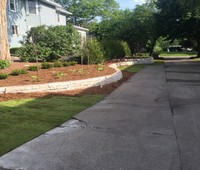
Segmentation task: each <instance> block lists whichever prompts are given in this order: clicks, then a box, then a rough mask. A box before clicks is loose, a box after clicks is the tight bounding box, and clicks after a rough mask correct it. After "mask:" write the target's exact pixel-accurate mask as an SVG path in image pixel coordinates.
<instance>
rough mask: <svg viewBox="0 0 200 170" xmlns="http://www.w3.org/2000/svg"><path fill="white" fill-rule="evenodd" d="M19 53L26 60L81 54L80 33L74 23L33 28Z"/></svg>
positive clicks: (45, 59)
mask: <svg viewBox="0 0 200 170" xmlns="http://www.w3.org/2000/svg"><path fill="white" fill-rule="evenodd" d="M31 39H32V40H34V42H31V41H30V40H31ZM21 43H22V44H23V47H22V48H21V49H20V50H18V52H17V55H18V56H20V57H21V59H22V60H24V61H34V60H36V57H38V59H39V60H42V61H54V60H57V59H59V58H60V57H61V56H79V55H80V44H81V43H80V34H79V33H78V32H77V31H76V30H75V28H74V27H73V26H72V25H67V26H55V27H53V26H39V27H36V28H32V29H31V30H30V31H29V32H28V33H27V36H26V37H25V38H24V40H23V41H22V42H21Z"/></svg>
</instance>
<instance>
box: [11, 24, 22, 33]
mask: <svg viewBox="0 0 200 170" xmlns="http://www.w3.org/2000/svg"><path fill="white" fill-rule="evenodd" d="M13 26H14V33H13V30H12V34H13V35H17V36H19V35H20V26H19V25H12V27H13ZM16 28H17V31H16ZM16 32H17V34H16Z"/></svg>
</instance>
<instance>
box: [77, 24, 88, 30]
mask: <svg viewBox="0 0 200 170" xmlns="http://www.w3.org/2000/svg"><path fill="white" fill-rule="evenodd" d="M74 28H76V29H77V30H80V31H89V29H87V28H83V27H79V26H76V25H74Z"/></svg>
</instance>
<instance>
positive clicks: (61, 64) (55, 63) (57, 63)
mask: <svg viewBox="0 0 200 170" xmlns="http://www.w3.org/2000/svg"><path fill="white" fill-rule="evenodd" d="M53 66H54V67H63V63H62V62H61V61H56V62H54V63H53Z"/></svg>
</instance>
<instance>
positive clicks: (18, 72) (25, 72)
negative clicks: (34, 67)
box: [11, 69, 28, 76]
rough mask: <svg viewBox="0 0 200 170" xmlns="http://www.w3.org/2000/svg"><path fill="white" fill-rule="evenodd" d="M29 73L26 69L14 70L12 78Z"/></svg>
mask: <svg viewBox="0 0 200 170" xmlns="http://www.w3.org/2000/svg"><path fill="white" fill-rule="evenodd" d="M27 73H28V71H27V70H25V69H14V70H13V71H12V72H11V75H12V76H18V75H20V74H27Z"/></svg>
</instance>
